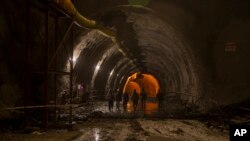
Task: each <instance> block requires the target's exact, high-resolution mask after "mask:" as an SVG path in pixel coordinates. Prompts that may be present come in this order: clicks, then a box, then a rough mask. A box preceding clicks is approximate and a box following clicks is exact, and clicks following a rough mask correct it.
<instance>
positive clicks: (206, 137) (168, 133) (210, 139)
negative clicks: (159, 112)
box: [0, 118, 229, 141]
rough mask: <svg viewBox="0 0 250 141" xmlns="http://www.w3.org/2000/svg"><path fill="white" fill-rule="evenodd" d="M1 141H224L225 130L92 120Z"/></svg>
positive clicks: (182, 123) (188, 123) (184, 123)
mask: <svg viewBox="0 0 250 141" xmlns="http://www.w3.org/2000/svg"><path fill="white" fill-rule="evenodd" d="M0 139H1V141H55V140H60V141H184V140H185V141H227V140H229V139H228V130H219V129H217V128H211V127H207V126H206V124H205V123H203V122H200V121H197V120H176V119H142V118H141V119H114V118H113V119H111V118H92V119H88V120H87V121H85V122H82V123H79V124H76V125H75V126H74V130H73V131H67V130H66V129H57V130H55V129H54V130H49V131H47V132H32V133H29V134H18V133H5V134H2V133H0Z"/></svg>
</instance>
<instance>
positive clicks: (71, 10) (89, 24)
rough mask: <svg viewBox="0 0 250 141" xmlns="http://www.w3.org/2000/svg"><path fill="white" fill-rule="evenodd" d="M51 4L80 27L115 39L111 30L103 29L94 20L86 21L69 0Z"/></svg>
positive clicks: (54, 1) (58, 0) (53, 0)
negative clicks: (64, 12)
mask: <svg viewBox="0 0 250 141" xmlns="http://www.w3.org/2000/svg"><path fill="white" fill-rule="evenodd" d="M52 2H53V3H56V4H57V5H58V6H59V7H61V8H63V9H64V10H66V12H67V13H68V14H69V15H70V16H72V18H73V20H74V21H75V22H77V24H79V25H80V26H83V27H86V28H91V29H97V30H99V31H101V32H102V33H103V34H105V35H106V36H109V37H111V38H112V39H113V38H114V37H115V32H113V31H112V30H110V29H108V28H106V27H104V26H103V25H101V24H98V23H97V22H96V21H95V20H91V19H88V18H86V17H84V16H82V15H81V14H80V13H79V12H78V11H77V10H76V8H75V6H74V5H73V3H72V2H71V0H52Z"/></svg>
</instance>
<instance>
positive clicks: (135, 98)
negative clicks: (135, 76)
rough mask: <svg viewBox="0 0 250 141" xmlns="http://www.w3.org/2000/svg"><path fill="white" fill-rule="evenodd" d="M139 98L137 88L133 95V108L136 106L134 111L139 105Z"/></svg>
mask: <svg viewBox="0 0 250 141" xmlns="http://www.w3.org/2000/svg"><path fill="white" fill-rule="evenodd" d="M138 100H139V95H138V93H137V92H136V90H134V92H133V95H132V101H133V108H134V111H136V107H137V105H138Z"/></svg>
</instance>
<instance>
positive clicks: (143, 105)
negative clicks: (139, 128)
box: [141, 89, 147, 111]
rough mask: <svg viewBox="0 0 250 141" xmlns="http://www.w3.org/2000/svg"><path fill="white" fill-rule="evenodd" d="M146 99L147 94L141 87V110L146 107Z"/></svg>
mask: <svg viewBox="0 0 250 141" xmlns="http://www.w3.org/2000/svg"><path fill="white" fill-rule="evenodd" d="M146 100H147V94H146V92H145V91H144V89H142V91H141V106H142V110H143V111H144V110H145V108H146Z"/></svg>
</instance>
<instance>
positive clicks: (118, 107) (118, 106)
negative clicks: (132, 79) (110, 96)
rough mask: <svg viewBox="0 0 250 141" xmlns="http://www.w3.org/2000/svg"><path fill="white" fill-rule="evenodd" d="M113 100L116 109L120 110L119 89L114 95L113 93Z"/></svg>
mask: <svg viewBox="0 0 250 141" xmlns="http://www.w3.org/2000/svg"><path fill="white" fill-rule="evenodd" d="M115 96H116V97H115V100H116V110H117V111H120V102H121V101H122V95H121V93H120V92H119V90H117V91H116V95H115Z"/></svg>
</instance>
